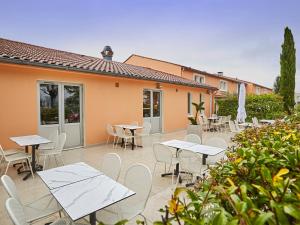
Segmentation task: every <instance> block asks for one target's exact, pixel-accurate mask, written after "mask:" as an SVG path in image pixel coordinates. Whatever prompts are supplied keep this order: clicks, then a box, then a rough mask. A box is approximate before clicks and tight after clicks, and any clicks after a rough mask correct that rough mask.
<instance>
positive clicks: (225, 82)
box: [219, 80, 228, 92]
mask: <svg viewBox="0 0 300 225" xmlns="http://www.w3.org/2000/svg"><path fill="white" fill-rule="evenodd" d="M222 82H224V84H226V85H225V86H226V89H222V85H221V83H222ZM219 88H220V91H225V92H227V91H228V82H227V81H226V80H220V84H219Z"/></svg>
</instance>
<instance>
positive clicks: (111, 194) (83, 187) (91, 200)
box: [39, 163, 135, 225]
mask: <svg viewBox="0 0 300 225" xmlns="http://www.w3.org/2000/svg"><path fill="white" fill-rule="evenodd" d="M83 167H86V168H83ZM70 168H72V169H74V171H75V172H76V171H77V172H76V174H77V175H78V171H80V170H84V171H85V172H83V175H84V176H88V171H90V172H91V175H90V176H91V177H90V178H86V179H83V180H80V181H78V176H76V175H75V176H73V175H74V174H70ZM91 168H92V167H90V166H89V165H87V164H85V163H75V164H72V165H68V166H63V167H58V168H56V169H57V170H56V172H55V171H53V170H45V171H43V173H39V174H42V176H43V177H44V179H43V180H44V182H45V184H46V185H47V186H48V188H49V189H50V192H51V194H52V195H53V196H54V197H55V199H56V200H57V201H58V203H59V204H60V205H61V207H62V208H63V209H64V210H65V211H66V213H67V214H68V215H69V216H70V218H71V219H72V220H73V221H75V220H78V219H80V218H83V217H85V216H87V215H89V216H90V223H91V224H92V225H96V211H98V210H101V209H103V208H105V207H107V206H109V205H112V204H114V203H117V202H119V201H121V200H123V199H126V198H128V197H130V196H132V195H134V194H135V192H133V191H131V190H129V189H128V188H126V187H125V186H123V185H122V184H120V183H118V182H117V181H115V180H113V179H111V178H109V177H108V176H106V175H104V174H103V173H101V172H100V171H98V173H96V174H98V175H96V176H94V175H95V171H96V169H94V170H91ZM57 171H60V172H59V173H62V174H65V175H66V177H67V180H68V182H69V184H65V183H63V182H62V183H60V184H61V185H59V183H56V184H57V185H55V187H56V188H53V184H54V183H53V182H52V181H51V178H52V176H53V175H54V174H57V173H58V172H57ZM71 177H73V178H74V179H73V180H72V178H71Z"/></svg>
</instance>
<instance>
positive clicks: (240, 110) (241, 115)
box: [236, 83, 247, 123]
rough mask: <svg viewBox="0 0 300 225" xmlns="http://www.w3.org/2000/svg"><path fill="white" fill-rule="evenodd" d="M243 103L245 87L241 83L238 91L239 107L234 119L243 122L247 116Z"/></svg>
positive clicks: (244, 101)
mask: <svg viewBox="0 0 300 225" xmlns="http://www.w3.org/2000/svg"><path fill="white" fill-rule="evenodd" d="M245 103H246V89H245V84H244V83H241V84H240V91H239V107H238V110H237V115H236V120H237V121H238V122H240V123H244V122H245V119H246V118H247V114H246V109H245Z"/></svg>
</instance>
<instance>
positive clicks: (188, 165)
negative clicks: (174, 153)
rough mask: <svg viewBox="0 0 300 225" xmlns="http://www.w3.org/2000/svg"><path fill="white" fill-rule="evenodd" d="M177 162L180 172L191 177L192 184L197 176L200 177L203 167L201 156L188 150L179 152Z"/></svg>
mask: <svg viewBox="0 0 300 225" xmlns="http://www.w3.org/2000/svg"><path fill="white" fill-rule="evenodd" d="M178 160H179V165H180V171H184V172H187V174H188V175H191V182H194V181H195V180H196V178H197V177H198V176H201V175H202V173H203V171H202V169H203V165H202V155H201V154H199V153H195V152H192V151H188V150H180V151H179V153H178ZM178 177H179V176H178ZM177 182H178V178H177Z"/></svg>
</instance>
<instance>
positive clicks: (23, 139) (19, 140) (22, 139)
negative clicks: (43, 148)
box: [10, 135, 51, 180]
mask: <svg viewBox="0 0 300 225" xmlns="http://www.w3.org/2000/svg"><path fill="white" fill-rule="evenodd" d="M10 140H12V141H13V142H15V143H16V144H17V145H19V146H21V147H25V152H26V153H28V147H29V146H31V148H32V151H31V167H32V172H33V173H35V172H36V171H39V170H42V166H41V165H37V164H36V160H35V151H36V149H38V147H39V145H40V144H47V143H50V142H51V141H50V140H48V139H46V138H44V137H41V136H39V135H28V136H19V137H10ZM24 172H27V173H28V174H27V175H26V176H25V177H24V178H23V180H26V179H28V177H29V176H31V172H30V170H25V171H22V172H21V171H20V168H19V169H18V173H24Z"/></svg>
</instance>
